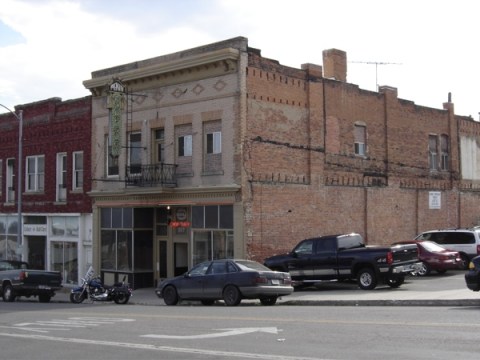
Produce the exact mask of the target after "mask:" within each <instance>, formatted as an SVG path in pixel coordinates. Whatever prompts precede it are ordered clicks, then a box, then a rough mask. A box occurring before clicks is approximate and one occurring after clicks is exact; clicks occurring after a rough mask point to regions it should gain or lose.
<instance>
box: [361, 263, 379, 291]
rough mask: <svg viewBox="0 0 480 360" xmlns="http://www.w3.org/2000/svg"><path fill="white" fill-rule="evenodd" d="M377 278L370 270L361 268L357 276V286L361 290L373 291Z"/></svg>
mask: <svg viewBox="0 0 480 360" xmlns="http://www.w3.org/2000/svg"><path fill="white" fill-rule="evenodd" d="M377 281H378V280H377V276H376V274H375V271H373V269H371V268H363V269H360V271H359V272H358V274H357V284H358V286H359V287H360V289H362V290H373V289H375V288H376V287H377Z"/></svg>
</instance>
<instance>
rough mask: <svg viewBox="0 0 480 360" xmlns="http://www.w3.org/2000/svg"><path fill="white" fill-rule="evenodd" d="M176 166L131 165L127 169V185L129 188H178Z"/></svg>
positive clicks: (162, 164)
mask: <svg viewBox="0 0 480 360" xmlns="http://www.w3.org/2000/svg"><path fill="white" fill-rule="evenodd" d="M176 168H177V165H175V164H164V163H160V164H150V165H130V166H127V167H126V171H125V173H126V174H125V184H126V185H127V186H165V187H176V186H177V178H176Z"/></svg>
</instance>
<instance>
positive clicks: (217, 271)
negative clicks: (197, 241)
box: [202, 261, 227, 299]
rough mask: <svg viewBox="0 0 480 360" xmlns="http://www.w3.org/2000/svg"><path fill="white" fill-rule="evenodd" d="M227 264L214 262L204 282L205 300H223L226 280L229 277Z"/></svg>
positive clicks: (203, 296)
mask: <svg viewBox="0 0 480 360" xmlns="http://www.w3.org/2000/svg"><path fill="white" fill-rule="evenodd" d="M226 265H227V262H225V261H213V262H212V264H211V265H210V267H209V269H208V271H207V273H206V274H205V276H204V281H203V294H202V298H204V299H221V298H222V292H223V287H224V284H225V279H226V276H227V266H226Z"/></svg>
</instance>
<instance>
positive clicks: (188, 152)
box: [177, 135, 193, 157]
mask: <svg viewBox="0 0 480 360" xmlns="http://www.w3.org/2000/svg"><path fill="white" fill-rule="evenodd" d="M177 144H178V157H190V156H192V153H193V152H192V150H193V149H192V148H193V137H192V135H180V136H179V137H178V138H177Z"/></svg>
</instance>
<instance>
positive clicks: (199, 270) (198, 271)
mask: <svg viewBox="0 0 480 360" xmlns="http://www.w3.org/2000/svg"><path fill="white" fill-rule="evenodd" d="M209 266H210V261H208V262H203V263H201V264H198V265H196V266H194V267H193V268H192V269H191V270H190V271H189V272H188V274H189V275H190V276H200V275H205V274H206V272H207V270H208V267H209Z"/></svg>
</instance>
